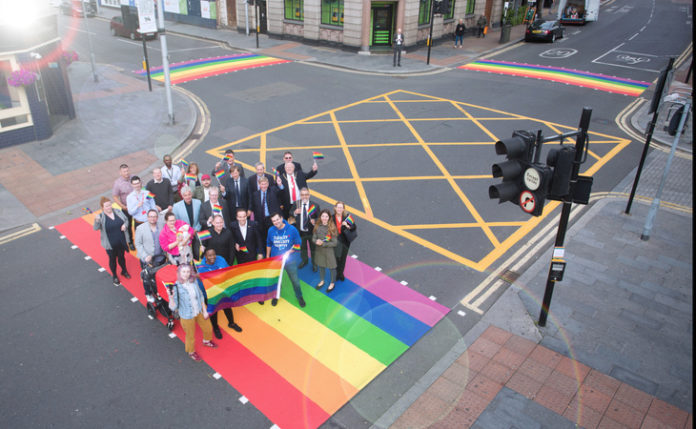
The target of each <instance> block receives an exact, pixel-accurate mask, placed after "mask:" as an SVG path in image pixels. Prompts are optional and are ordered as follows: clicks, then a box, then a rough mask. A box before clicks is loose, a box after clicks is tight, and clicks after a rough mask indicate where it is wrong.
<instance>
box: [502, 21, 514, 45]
mask: <svg viewBox="0 0 696 429" xmlns="http://www.w3.org/2000/svg"><path fill="white" fill-rule="evenodd" d="M511 30H512V25H510V24H506V25H503V26H502V27H501V28H500V43H507V42H509V41H510V31H511Z"/></svg>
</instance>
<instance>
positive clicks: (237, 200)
mask: <svg viewBox="0 0 696 429" xmlns="http://www.w3.org/2000/svg"><path fill="white" fill-rule="evenodd" d="M234 198H235V201H236V202H237V207H239V206H241V204H239V180H235V181H234Z"/></svg>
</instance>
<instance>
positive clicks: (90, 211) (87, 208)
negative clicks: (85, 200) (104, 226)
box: [82, 207, 92, 214]
mask: <svg viewBox="0 0 696 429" xmlns="http://www.w3.org/2000/svg"><path fill="white" fill-rule="evenodd" d="M82 211H83V212H85V213H87V214H92V210H90V208H89V207H84V208H83V209H82Z"/></svg>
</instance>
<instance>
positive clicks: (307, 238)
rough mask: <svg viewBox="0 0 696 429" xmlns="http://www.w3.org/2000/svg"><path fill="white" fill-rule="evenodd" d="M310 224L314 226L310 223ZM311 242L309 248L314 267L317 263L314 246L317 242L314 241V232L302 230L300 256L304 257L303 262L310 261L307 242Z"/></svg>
mask: <svg viewBox="0 0 696 429" xmlns="http://www.w3.org/2000/svg"><path fill="white" fill-rule="evenodd" d="M310 226H312V225H311V224H310ZM308 242H309V250H310V252H311V254H312V267H316V264H315V263H314V247H315V244H314V242H313V241H312V232H311V231H300V256H301V257H302V264H305V265H306V264H307V262H309V258H308V257H307V243H308Z"/></svg>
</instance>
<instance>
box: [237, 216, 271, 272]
mask: <svg viewBox="0 0 696 429" xmlns="http://www.w3.org/2000/svg"><path fill="white" fill-rule="evenodd" d="M230 229H231V231H232V237H233V240H234V248H235V251H236V256H237V263H238V264H243V263H245V262H251V261H257V260H259V259H263V252H264V250H265V246H264V244H263V242H262V241H261V231H260V230H259V227H258V225H257V224H256V222H254V221H253V220H248V219H247V212H246V210H244V209H238V210H237V221H236V222H232V226H231V228H230Z"/></svg>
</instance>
